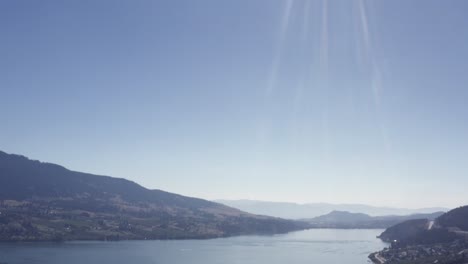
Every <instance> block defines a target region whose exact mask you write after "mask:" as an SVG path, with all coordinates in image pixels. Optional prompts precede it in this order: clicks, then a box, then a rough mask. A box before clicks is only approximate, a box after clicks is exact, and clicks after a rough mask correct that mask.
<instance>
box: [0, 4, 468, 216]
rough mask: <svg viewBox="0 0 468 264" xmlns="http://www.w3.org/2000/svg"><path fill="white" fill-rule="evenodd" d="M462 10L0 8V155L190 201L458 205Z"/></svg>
mask: <svg viewBox="0 0 468 264" xmlns="http://www.w3.org/2000/svg"><path fill="white" fill-rule="evenodd" d="M467 12H468V1H465V0H451V1H442V0H437V1H435V0H414V1H407V0H391V1H390V0H388V1H385V0H379V1H370V0H368V1H366V0H350V1H340V0H269V1H262V0H258V1H252V0H238V1H230V0H198V1H192V0H165V1H157V0H153V1H149V0H136V1H134V0H126V1H123V0H100V1H95V0H82V1H58V0H55V1H50V0H43V1H35V0H28V1H26V0H3V1H0V36H1V37H0V39H1V41H0V58H1V59H0V124H2V126H1V130H0V131H1V132H0V150H2V151H5V152H8V153H16V154H22V155H25V156H28V157H30V158H32V159H36V160H41V161H47V162H52V163H57V164H61V165H63V166H65V167H67V168H69V169H72V170H76V171H83V172H90V173H93V174H99V175H111V176H115V177H123V178H127V179H129V180H132V181H135V182H137V183H140V184H142V185H143V186H145V187H148V188H151V189H162V190H166V191H170V192H175V193H180V194H184V195H188V196H195V197H200V198H205V199H257V200H268V201H287V202H298V203H308V202H330V203H364V204H371V205H379V206H398V207H409V208H412V207H432V206H444V207H456V206H460V205H463V204H468V194H467V193H466V186H468V106H467V104H466V102H468V86H467V84H468V74H467V73H468V72H467V69H468V16H466V13H467Z"/></svg>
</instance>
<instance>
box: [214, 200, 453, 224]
mask: <svg viewBox="0 0 468 264" xmlns="http://www.w3.org/2000/svg"><path fill="white" fill-rule="evenodd" d="M215 202H218V203H222V204H224V205H227V206H230V207H234V208H237V209H239V210H242V211H245V212H249V213H252V214H261V215H270V216H275V217H281V218H288V219H303V218H313V217H317V216H321V215H324V214H328V213H330V212H332V211H346V212H351V213H364V214H368V215H370V216H386V215H411V214H429V213H434V212H441V211H444V212H446V211H448V210H449V209H447V208H441V207H433V208H422V209H406V208H392V207H376V206H369V205H363V204H329V203H308V204H297V203H284V202H266V201H255V200H216V201H215Z"/></svg>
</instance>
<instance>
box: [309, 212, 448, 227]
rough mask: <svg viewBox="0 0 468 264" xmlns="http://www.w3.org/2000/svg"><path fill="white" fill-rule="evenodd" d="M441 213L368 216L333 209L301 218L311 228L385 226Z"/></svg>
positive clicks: (428, 217) (430, 217)
mask: <svg viewBox="0 0 468 264" xmlns="http://www.w3.org/2000/svg"><path fill="white" fill-rule="evenodd" d="M442 214H443V212H436V213H432V214H413V215H406V216H398V215H388V216H370V215H367V214H362V213H350V212H344V211H333V212H331V213H329V214H326V215H322V216H318V217H315V218H311V219H303V221H305V222H308V223H310V224H311V226H312V227H313V228H387V227H390V226H393V225H396V224H398V223H401V222H404V221H406V220H411V219H420V218H425V219H430V220H433V219H435V218H436V217H438V216H440V215H442Z"/></svg>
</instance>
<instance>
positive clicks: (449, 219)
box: [437, 206, 468, 232]
mask: <svg viewBox="0 0 468 264" xmlns="http://www.w3.org/2000/svg"><path fill="white" fill-rule="evenodd" d="M437 224H438V225H440V226H444V227H447V228H451V229H452V230H453V229H455V230H458V231H461V232H468V206H462V207H458V208H456V209H453V210H451V211H449V212H447V213H446V214H444V215H442V216H441V217H439V218H437Z"/></svg>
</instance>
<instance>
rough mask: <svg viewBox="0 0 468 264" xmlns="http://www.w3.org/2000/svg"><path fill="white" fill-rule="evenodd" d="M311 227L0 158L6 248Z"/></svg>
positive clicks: (0, 224) (0, 222)
mask: <svg viewBox="0 0 468 264" xmlns="http://www.w3.org/2000/svg"><path fill="white" fill-rule="evenodd" d="M305 227H307V225H306V224H305V223H303V222H298V221H291V220H284V219H279V218H273V217H267V216H259V215H253V214H249V213H245V212H242V211H240V210H238V209H233V208H230V207H228V206H225V205H221V204H219V203H214V202H210V201H206V200H203V199H197V198H191V197H186V196H182V195H178V194H173V193H169V192H165V191H161V190H149V189H146V188H144V187H142V186H140V185H138V184H136V183H134V182H131V181H128V180H125V179H118V178H112V177H108V176H98V175H93V174H87V173H81V172H75V171H70V170H68V169H66V168H64V167H61V166H59V165H55V164H50V163H43V162H39V161H34V160H30V159H28V158H26V157H23V156H19V155H11V154H7V153H4V152H0V241H22V240H27V241H30V240H31V241H32V240H72V239H73V240H81V239H84V240H86V239H174V238H211V237H222V236H232V235H241V234H273V233H283V232H288V231H293V230H299V229H304V228H305Z"/></svg>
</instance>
